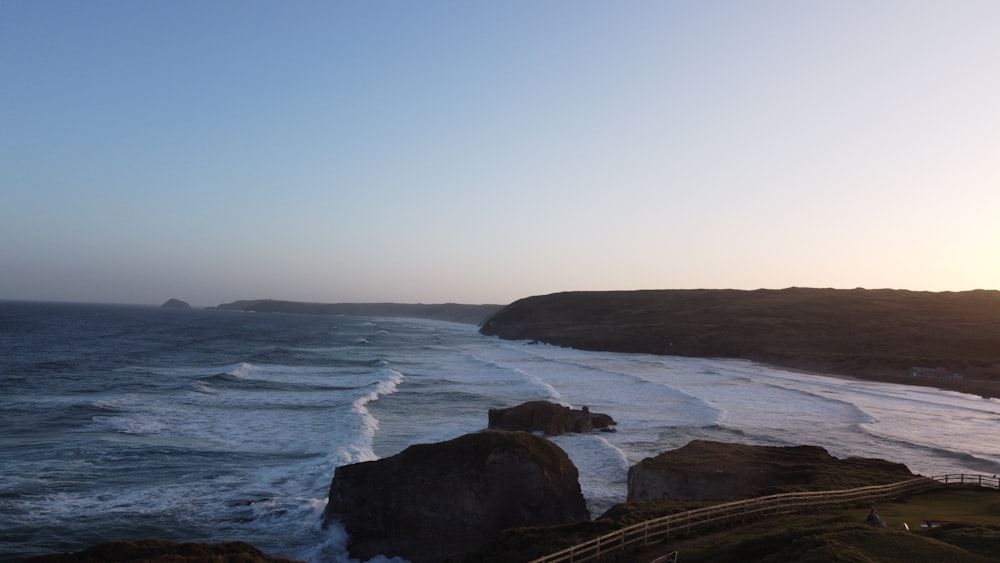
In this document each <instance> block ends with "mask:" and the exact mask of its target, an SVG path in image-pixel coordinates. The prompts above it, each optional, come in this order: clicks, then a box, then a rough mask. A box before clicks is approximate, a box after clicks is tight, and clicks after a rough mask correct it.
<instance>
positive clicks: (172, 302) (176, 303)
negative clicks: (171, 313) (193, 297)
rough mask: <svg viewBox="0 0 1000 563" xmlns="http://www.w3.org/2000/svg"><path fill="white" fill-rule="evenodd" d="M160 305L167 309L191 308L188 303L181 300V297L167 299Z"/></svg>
mask: <svg viewBox="0 0 1000 563" xmlns="http://www.w3.org/2000/svg"><path fill="white" fill-rule="evenodd" d="M160 307H163V308H165V309H190V308H191V306H190V305H188V304H187V303H185V302H184V301H181V300H180V299H167V301H166V302H165V303H163V305H160Z"/></svg>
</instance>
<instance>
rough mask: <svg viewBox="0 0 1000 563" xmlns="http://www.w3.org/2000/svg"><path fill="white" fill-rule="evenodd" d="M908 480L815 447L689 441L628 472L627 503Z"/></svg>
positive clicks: (899, 470)
mask: <svg viewBox="0 0 1000 563" xmlns="http://www.w3.org/2000/svg"><path fill="white" fill-rule="evenodd" d="M913 477H915V475H913V474H912V473H911V472H910V470H909V469H907V468H906V466H905V465H903V464H900V463H892V462H888V461H883V460H879V459H860V458H850V459H838V458H835V457H833V456H831V455H830V454H829V453H828V452H827V451H826V450H825V449H823V448H820V447H817V446H790V447H778V446H752V445H745V444H729V443H723V442H712V441H707V440H694V441H692V442H690V443H688V444H687V445H686V446H684V447H682V448H678V449H676V450H672V451H669V452H664V453H662V454H660V455H658V456H656V457H651V458H646V459H644V460H642V461H641V462H639V463H638V464H636V465H633V466H632V467H631V468H629V472H628V500H629V501H648V500H656V499H720V500H721V499H730V498H743V497H750V496H761V495H767V494H775V493H781V492H792V491H800V490H820V489H827V490H832V489H848V488H853V487H865V486H869V485H875V484H888V483H896V482H899V481H905V480H906V479H910V478H913Z"/></svg>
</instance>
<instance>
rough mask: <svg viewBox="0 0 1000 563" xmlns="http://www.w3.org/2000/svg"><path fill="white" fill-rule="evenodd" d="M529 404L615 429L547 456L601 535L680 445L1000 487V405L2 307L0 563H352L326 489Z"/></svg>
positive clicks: (626, 361) (346, 321)
mask: <svg viewBox="0 0 1000 563" xmlns="http://www.w3.org/2000/svg"><path fill="white" fill-rule="evenodd" d="M536 399H546V400H550V401H553V402H558V403H562V404H565V405H568V406H572V407H574V408H580V407H582V406H587V407H589V408H590V410H592V411H594V412H602V413H607V414H609V415H611V416H612V417H614V419H615V420H616V421H617V422H618V424H617V432H614V433H593V434H587V435H564V436H559V437H556V438H554V441H555V442H556V443H557V444H558V445H559V446H560V447H562V448H563V449H564V450H566V451H567V453H568V454H569V456H570V457H571V459H572V460H573V462H574V463H575V464H576V466H577V467H578V469H579V472H580V482H581V487H582V489H583V494H584V496H585V497H586V499H587V503H588V508H589V510H590V512H591V514H592V515H593V516H595V517H596V516H599V515H600V514H601V513H602V512H604V511H605V510H607V509H608V508H609V507H611V506H612V505H613V504H615V503H617V502H621V501H623V500H624V499H625V495H626V472H627V471H628V467H629V466H630V465H633V464H635V463H637V462H639V461H640V460H642V459H643V458H646V457H649V456H654V455H656V454H658V453H661V452H663V451H666V450H670V449H674V448H677V447H680V446H683V445H684V444H686V443H687V442H689V441H690V440H692V439H710V440H722V441H733V442H740V443H747V444H767V445H799V444H810V445H819V446H823V447H825V448H826V449H827V450H828V451H830V453H831V454H833V455H835V456H838V457H848V456H864V457H879V458H884V459H889V460H892V461H897V462H902V463H905V464H906V465H907V466H908V467H909V468H910V469H911V470H912V471H914V472H916V473H920V474H924V475H933V474H940V473H951V472H971V473H986V474H990V475H992V474H996V473H998V472H1000V439H998V431H1000V402H998V401H996V400H989V399H983V398H980V397H975V396H970V395H962V394H958V393H952V392H947V391H941V390H937V389H931V388H924V387H908V386H902V385H892V384H885V383H874V382H864V381H853V380H845V379H840V378H831V377H824V376H818V375H806V374H799V373H792V372H789V371H783V370H780V369H774V368H770V367H766V366H761V365H757V364H754V363H751V362H746V361H738V360H713V359H695V358H678V357H668V356H650V355H637V354H615V353H596V352H582V351H577V350H571V349H564V348H557V347H551V346H545V345H538V344H530V343H527V342H511V341H503V340H499V339H496V338H491V337H485V336H482V335H480V334H479V333H478V331H477V329H476V327H474V326H471V325H463V324H455V323H445V322H436V321H429V320H420V319H404V318H368V317H351V316H318V315H317V316H313V315H291V314H256V313H242V312H233V311H223V310H171V309H160V308H153V307H134V306H108V305H74V304H46V303H17V302H5V303H2V302H0V561H15V560H18V559H20V558H23V557H25V556H29V555H37V554H43V553H51V552H62V551H77V550H80V549H83V548H85V547H88V546H90V545H93V544H95V543H98V542H101V541H106V540H110V539H139V538H164V539H172V540H182V541H202V542H221V541H235V540H241V541H247V542H250V543H252V544H254V545H256V546H257V547H259V548H260V549H262V550H263V551H265V552H267V553H269V554H271V555H276V556H284V557H290V558H295V559H303V560H308V561H316V562H346V561H349V558H348V555H347V551H346V545H347V541H348V537H347V534H346V533H345V532H344V530H343V529H341V528H338V527H336V526H333V527H329V528H326V529H324V528H323V527H322V525H321V517H322V513H323V509H324V507H325V504H326V496H327V492H328V490H329V486H330V479H331V477H332V476H333V473H334V470H335V469H336V467H338V466H340V465H344V464H349V463H356V462H360V461H367V460H373V459H378V458H381V457H386V456H391V455H393V454H396V453H398V452H400V451H402V450H403V449H405V448H406V447H407V446H409V445H411V444H416V443H428V442H437V441H443V440H448V439H451V438H455V437H457V436H460V435H462V434H465V433H468V432H475V431H478V430H482V429H483V428H485V427H486V424H487V413H488V411H489V409H491V408H497V407H509V406H514V405H516V404H519V403H521V402H524V401H528V400H536Z"/></svg>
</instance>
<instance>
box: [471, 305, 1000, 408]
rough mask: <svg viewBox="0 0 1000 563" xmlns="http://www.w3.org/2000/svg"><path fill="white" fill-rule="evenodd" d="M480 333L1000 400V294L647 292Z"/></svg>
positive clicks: (540, 313)
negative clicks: (744, 363) (751, 364)
mask: <svg viewBox="0 0 1000 563" xmlns="http://www.w3.org/2000/svg"><path fill="white" fill-rule="evenodd" d="M481 332H482V333H483V334H485V335H495V336H499V337H501V338H505V339H513V340H534V341H538V342H544V343H548V344H553V345H557V346H566V347H571V348H577V349H581V350H591V351H611V352H633V353H647V354H661V355H675V356H690V357H715V358H740V359H746V360H753V361H758V362H763V363H769V364H774V365H778V366H783V367H789V368H794V369H801V370H808V371H814V372H817V373H829V374H837V375H848V376H855V377H859V378H864V379H874V380H881V381H888V382H893V383H909V384H916V385H930V386H935V387H939V388H944V389H950V390H955V391H961V392H965V393H973V394H977V395H983V396H988V397H997V396H1000V292H998V291H987V290H976V291H963V292H941V293H935V292H915V291H905V290H890V289H877V290H868V289H853V290H837V289H811V288H788V289H780V290H766V289H759V290H753V291H743V290H708V289H695V290H642V291H596V292H588V291H582V292H567V293H556V294H551V295H543V296H535V297H528V298H525V299H521V300H518V301H515V302H514V303H512V304H510V305H508V306H507V307H504V308H503V309H501V310H500V311H499V312H498V313H496V314H495V315H493V316H492V317H490V318H489V319H487V320H486V322H485V323H483V326H482V329H481Z"/></svg>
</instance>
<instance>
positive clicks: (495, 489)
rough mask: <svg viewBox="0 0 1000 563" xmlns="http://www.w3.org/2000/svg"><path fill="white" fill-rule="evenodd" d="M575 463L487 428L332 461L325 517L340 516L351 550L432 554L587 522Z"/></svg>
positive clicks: (435, 557)
mask: <svg viewBox="0 0 1000 563" xmlns="http://www.w3.org/2000/svg"><path fill="white" fill-rule="evenodd" d="M589 518H590V517H589V514H588V512H587V508H586V503H585V501H584V498H583V495H582V494H581V492H580V483H579V481H578V473H577V469H576V466H575V465H573V462H572V461H570V459H569V456H567V455H566V452H564V451H563V450H562V449H560V448H559V447H558V446H556V445H555V444H553V443H552V442H550V441H549V440H546V439H545V438H542V437H540V436H535V435H532V434H529V433H526V432H504V431H492V430H491V431H484V432H477V433H473V434H466V435H465V436H461V437H459V438H455V439H454V440H449V441H447V442H441V443H436V444H419V445H414V446H410V447H409V448H407V449H405V450H404V451H402V452H401V453H399V454H397V455H394V456H392V457H389V458H385V459H381V460H378V461H369V462H363V463H356V464H353V465H345V466H342V467H339V468H337V471H336V473H335V475H334V478H333V482H332V483H331V485H330V500H329V503H328V504H327V507H326V512H325V513H324V521H325V522H327V523H329V522H331V521H338V522H341V523H342V524H343V525H344V527H345V528H346V529H347V532H348V534H349V535H350V544H349V545H348V549H349V551H350V554H351V557H356V558H361V559H362V560H365V559H369V558H371V557H374V556H375V555H379V554H383V555H387V556H401V557H404V558H407V559H409V560H410V561H412V562H413V563H423V562H430V561H439V560H441V559H444V558H446V557H448V556H452V555H456V554H461V553H464V552H467V551H471V550H475V549H477V548H478V547H479V546H480V545H482V544H483V543H484V542H485V541H487V540H489V539H490V538H491V537H493V536H494V535H495V534H496V533H497V532H499V531H501V530H504V529H507V528H512V527H519V526H547V525H555V524H567V523H572V522H580V521H585V520H589Z"/></svg>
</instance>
